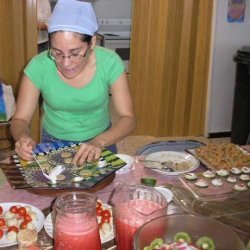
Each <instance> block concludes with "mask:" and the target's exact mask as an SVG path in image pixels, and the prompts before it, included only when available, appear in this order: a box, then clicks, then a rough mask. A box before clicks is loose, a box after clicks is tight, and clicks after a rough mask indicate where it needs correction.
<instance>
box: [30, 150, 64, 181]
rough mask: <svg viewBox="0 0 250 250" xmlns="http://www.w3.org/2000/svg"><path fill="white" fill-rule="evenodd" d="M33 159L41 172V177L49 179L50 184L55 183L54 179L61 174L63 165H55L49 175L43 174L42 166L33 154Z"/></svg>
mask: <svg viewBox="0 0 250 250" xmlns="http://www.w3.org/2000/svg"><path fill="white" fill-rule="evenodd" d="M33 158H34V159H35V161H36V163H37V164H38V166H39V167H40V169H41V170H42V173H43V175H44V176H45V177H46V178H47V179H49V180H50V181H51V182H52V183H56V177H57V176H58V175H59V174H61V173H62V172H63V171H64V170H65V167H64V166H63V165H57V166H56V167H55V168H53V169H52V171H51V172H50V174H47V173H45V171H44V170H43V168H42V166H41V165H40V162H39V161H38V159H37V157H36V155H35V154H33Z"/></svg>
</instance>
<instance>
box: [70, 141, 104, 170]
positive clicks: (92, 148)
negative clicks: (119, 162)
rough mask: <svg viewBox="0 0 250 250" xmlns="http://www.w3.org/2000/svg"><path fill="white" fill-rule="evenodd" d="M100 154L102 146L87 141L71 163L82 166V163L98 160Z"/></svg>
mask: <svg viewBox="0 0 250 250" xmlns="http://www.w3.org/2000/svg"><path fill="white" fill-rule="evenodd" d="M101 153H102V145H101V144H99V143H97V142H95V141H89V142H87V143H83V144H81V146H80V148H79V149H78V151H77V152H76V154H75V157H74V159H73V163H74V164H77V165H82V164H83V163H84V162H91V161H95V160H98V159H99V158H100V156H101Z"/></svg>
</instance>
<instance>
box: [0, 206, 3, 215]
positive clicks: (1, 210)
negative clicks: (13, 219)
mask: <svg viewBox="0 0 250 250" xmlns="http://www.w3.org/2000/svg"><path fill="white" fill-rule="evenodd" d="M2 213H3V208H2V207H1V206H0V214H2Z"/></svg>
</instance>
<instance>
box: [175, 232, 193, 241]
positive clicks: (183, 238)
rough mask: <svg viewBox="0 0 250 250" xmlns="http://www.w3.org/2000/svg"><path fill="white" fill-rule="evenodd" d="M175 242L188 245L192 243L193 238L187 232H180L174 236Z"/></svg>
mask: <svg viewBox="0 0 250 250" xmlns="http://www.w3.org/2000/svg"><path fill="white" fill-rule="evenodd" d="M174 241H175V242H181V243H182V242H187V243H191V241H192V240H191V237H190V236H189V234H187V233H185V232H179V233H177V234H176V235H175V236H174Z"/></svg>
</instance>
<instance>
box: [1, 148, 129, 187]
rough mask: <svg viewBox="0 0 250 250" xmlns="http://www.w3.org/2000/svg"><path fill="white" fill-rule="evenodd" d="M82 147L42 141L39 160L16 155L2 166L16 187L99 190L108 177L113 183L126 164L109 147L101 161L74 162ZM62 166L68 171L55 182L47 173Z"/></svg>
mask: <svg viewBox="0 0 250 250" xmlns="http://www.w3.org/2000/svg"><path fill="white" fill-rule="evenodd" d="M78 147H79V145H76V144H67V145H65V144H63V145H62V144H55V143H46V144H39V145H38V146H37V147H36V149H35V150H34V153H35V158H36V160H37V161H35V160H34V161H23V160H21V159H20V158H19V157H18V156H17V155H14V156H13V164H10V165H9V166H2V169H3V171H4V173H5V175H6V176H7V178H8V181H9V183H10V184H11V186H12V187H13V188H14V189H32V190H49V191H51V190H72V189H84V190H92V189H93V190H95V188H96V186H98V185H99V184H101V183H103V181H105V180H107V179H110V181H109V183H110V182H111V181H112V180H113V178H114V174H115V171H116V170H118V169H120V168H121V167H123V166H124V165H126V163H125V162H124V161H123V160H121V159H120V158H119V157H118V156H117V155H116V154H114V153H112V152H111V151H109V150H107V149H105V150H103V152H102V154H101V158H100V160H99V161H96V162H91V163H85V164H83V165H82V166H76V165H73V164H72V163H71V162H72V159H73V157H74V154H75V153H76V151H77V149H78ZM38 163H39V165H40V167H39V165H38ZM58 165H62V166H63V167H64V169H65V170H64V171H63V172H62V173H60V174H59V175H58V176H57V179H56V182H51V181H50V180H49V179H47V178H46V177H45V176H44V174H43V172H45V173H47V174H49V173H50V172H51V171H52V170H53V169H54V168H55V167H56V166H58ZM41 168H42V169H41ZM42 170H43V171H42ZM112 175H113V178H111V177H112Z"/></svg>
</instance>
